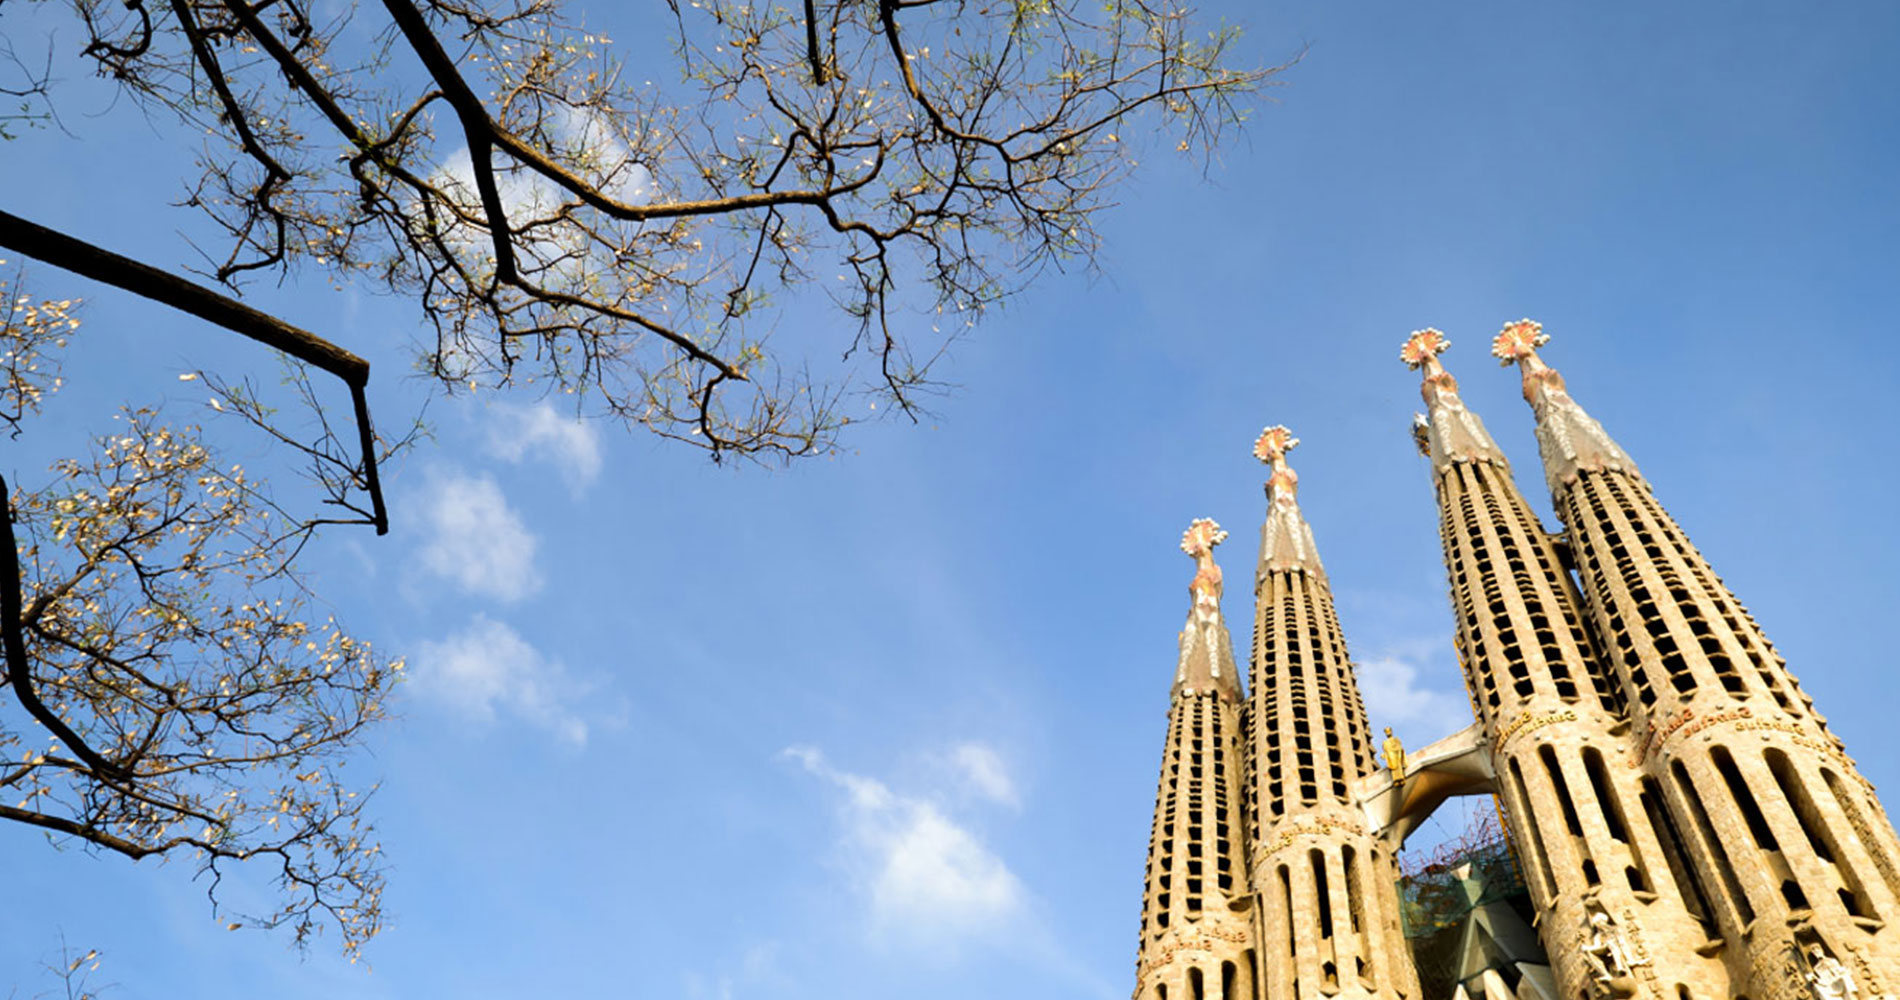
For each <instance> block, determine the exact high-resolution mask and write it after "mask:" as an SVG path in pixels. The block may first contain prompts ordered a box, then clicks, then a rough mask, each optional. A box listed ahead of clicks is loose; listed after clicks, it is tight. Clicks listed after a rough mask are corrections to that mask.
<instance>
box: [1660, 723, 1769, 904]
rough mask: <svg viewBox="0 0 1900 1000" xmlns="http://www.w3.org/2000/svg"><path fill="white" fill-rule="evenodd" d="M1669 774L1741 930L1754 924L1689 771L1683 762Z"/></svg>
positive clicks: (1730, 863) (1744, 894) (1733, 868)
mask: <svg viewBox="0 0 1900 1000" xmlns="http://www.w3.org/2000/svg"><path fill="white" fill-rule="evenodd" d="M1669 772H1670V774H1671V775H1673V776H1674V777H1675V779H1676V794H1677V795H1678V796H1679V797H1680V798H1681V799H1682V802H1683V805H1684V807H1685V808H1687V810H1688V812H1689V819H1690V821H1691V823H1692V824H1693V825H1694V826H1695V832H1696V836H1697V837H1698V838H1700V839H1701V841H1702V844H1703V847H1704V849H1705V850H1707V851H1708V857H1709V861H1710V867H1711V868H1714V869H1715V870H1716V872H1717V873H1718V874H1719V875H1720V877H1721V879H1722V888H1723V889H1725V890H1727V892H1728V898H1729V903H1730V905H1732V906H1734V907H1735V912H1736V913H1737V914H1738V915H1739V916H1740V917H1741V923H1742V925H1743V926H1744V927H1746V926H1747V925H1749V924H1752V923H1754V922H1755V907H1754V904H1752V903H1750V902H1749V901H1748V893H1747V892H1746V891H1744V890H1743V889H1742V883H1741V880H1740V879H1738V878H1736V877H1735V865H1734V864H1733V863H1732V862H1730V861H1729V858H1728V849H1727V848H1725V847H1723V846H1722V838H1720V837H1718V836H1716V835H1715V826H1714V824H1712V823H1710V822H1709V813H1708V811H1707V810H1706V809H1703V808H1702V796H1701V795H1700V794H1698V793H1697V792H1696V787H1695V782H1693V781H1690V780H1689V770H1688V768H1685V767H1683V766H1682V761H1676V762H1675V763H1673V764H1671V765H1670V766H1669Z"/></svg>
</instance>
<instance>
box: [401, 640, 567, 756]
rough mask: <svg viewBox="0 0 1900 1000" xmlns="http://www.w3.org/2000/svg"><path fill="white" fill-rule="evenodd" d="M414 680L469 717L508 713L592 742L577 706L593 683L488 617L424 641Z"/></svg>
mask: <svg viewBox="0 0 1900 1000" xmlns="http://www.w3.org/2000/svg"><path fill="white" fill-rule="evenodd" d="M409 678H410V685H411V686H412V687H413V688H414V690H415V691H416V692H417V693H418V694H419V695H421V696H423V697H424V698H427V699H429V700H430V701H433V702H436V703H437V704H440V705H443V706H445V707H447V708H449V709H450V710H452V711H454V712H456V713H458V714H460V715H462V716H463V717H464V718H468V719H472V720H474V721H477V722H482V723H492V722H494V721H495V720H496V718H497V717H498V716H502V715H507V716H510V717H513V718H515V719H518V720H520V721H522V722H526V723H528V724H530V725H533V726H535V727H537V728H540V729H545V730H547V731H549V732H551V733H553V734H554V735H556V736H558V737H560V738H561V739H563V740H565V741H567V742H569V743H573V744H577V745H578V744H581V743H585V742H587V730H588V726H587V722H586V720H584V719H583V718H582V717H581V714H580V712H579V710H578V706H580V705H582V704H584V703H585V699H586V698H587V697H588V696H589V695H590V693H591V692H590V690H589V685H586V684H582V683H579V682H577V681H576V680H574V679H573V678H572V677H570V676H569V675H568V673H567V670H566V669H565V668H564V667H562V666H561V664H560V663H558V662H556V661H554V660H551V659H549V658H547V657H545V656H543V655H541V652H540V651H539V650H537V649H535V648H534V647H533V646H532V645H529V644H528V641H527V640H525V639H523V638H522V637H521V634H520V633H518V632H516V631H515V630H514V629H512V628H510V627H509V626H508V625H507V624H505V623H503V622H498V621H495V620H493V619H491V618H489V617H488V616H486V615H480V614H478V615H476V616H475V617H474V618H473V619H471V620H470V621H469V624H468V627H467V628H465V629H463V630H462V631H461V632H459V633H457V634H455V635H452V636H450V637H449V638H447V639H444V640H442V641H441V642H425V643H423V644H422V645H421V647H419V648H418V649H417V650H416V653H415V655H414V656H412V657H410V660H409Z"/></svg>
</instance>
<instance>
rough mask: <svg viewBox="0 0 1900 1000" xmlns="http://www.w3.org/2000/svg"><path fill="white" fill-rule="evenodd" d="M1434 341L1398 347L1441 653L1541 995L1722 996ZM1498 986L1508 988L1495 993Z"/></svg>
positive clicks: (1571, 591)
mask: <svg viewBox="0 0 1900 1000" xmlns="http://www.w3.org/2000/svg"><path fill="white" fill-rule="evenodd" d="M1449 346H1450V344H1449V343H1448V342H1447V341H1446V340H1445V339H1444V337H1443V336H1442V335H1440V334H1439V333H1438V331H1436V330H1421V331H1419V332H1417V333H1414V334H1413V335H1412V336H1411V338H1410V339H1409V340H1407V341H1406V343H1405V347H1404V349H1403V351H1402V352H1401V355H1400V356H1401V358H1402V359H1403V360H1404V361H1405V362H1406V363H1407V364H1408V365H1410V366H1411V367H1413V368H1416V369H1422V370H1423V373H1424V384H1423V386H1422V393H1423V395H1424V398H1425V404H1426V408H1427V416H1426V417H1424V418H1422V419H1421V422H1420V427H1419V429H1420V430H1421V431H1422V432H1423V438H1422V440H1421V441H1420V446H1421V450H1424V451H1425V452H1426V453H1427V454H1428V455H1429V457H1430V458H1431V463H1432V479H1433V483H1434V486H1435V488H1436V493H1437V498H1438V512H1439V534H1440V537H1441V540H1442V541H1443V544H1444V549H1445V568H1446V572H1447V574H1448V576H1449V582H1450V589H1451V603H1452V611H1453V617H1454V619H1455V621H1456V631H1455V633H1454V634H1455V643H1456V647H1457V652H1458V658H1459V661H1460V663H1461V664H1462V666H1463V668H1464V672H1465V682H1466V685H1467V687H1468V689H1469V691H1470V693H1471V697H1472V702H1473V705H1474V707H1475V708H1476V710H1477V714H1478V719H1479V721H1480V723H1481V724H1482V725H1483V727H1484V733H1485V736H1486V738H1487V741H1488V742H1489V744H1490V752H1491V755H1492V758H1493V766H1494V768H1495V770H1496V773H1497V782H1496V783H1497V791H1498V793H1499V800H1500V802H1501V804H1502V805H1503V809H1504V814H1505V817H1506V819H1507V822H1508V825H1509V827H1510V829H1511V830H1512V832H1513V833H1514V834H1515V837H1516V843H1517V846H1518V851H1519V859H1520V861H1521V862H1522V864H1523V865H1524V867H1525V869H1526V881H1527V882H1528V883H1529V885H1530V889H1531V895H1532V900H1533V902H1534V904H1535V907H1536V915H1537V922H1538V926H1539V929H1540V932H1541V936H1542V938H1543V940H1544V945H1545V950H1546V952H1547V953H1548V955H1549V957H1550V959H1551V962H1552V970H1553V971H1554V973H1555V976H1556V980H1557V983H1556V986H1557V992H1558V995H1559V996H1563V997H1589V996H1604V997H1607V996H1634V995H1641V996H1650V997H1659V998H1660V997H1668V998H1670V1000H1676V998H1678V997H1694V998H1698V1000H1719V998H1721V997H1726V996H1728V980H1727V976H1726V975H1725V973H1724V970H1723V967H1722V964H1721V963H1720V962H1719V961H1717V960H1715V959H1713V958H1710V957H1709V953H1710V951H1711V950H1712V949H1713V947H1715V946H1717V945H1718V944H1719V943H1718V942H1711V941H1710V937H1711V932H1710V931H1708V930H1707V929H1705V921H1706V920H1707V903H1706V902H1705V901H1704V900H1703V897H1702V895H1701V893H1700V891H1699V890H1698V889H1697V887H1696V885H1695V883H1694V880H1693V879H1691V878H1689V877H1688V876H1687V872H1686V869H1685V868H1684V865H1683V861H1682V858H1681V851H1680V847H1679V845H1678V844H1677V843H1676V842H1675V841H1674V839H1673V837H1672V833H1671V828H1670V826H1669V824H1668V822H1667V820H1666V819H1664V818H1663V817H1662V814H1661V813H1660V812H1659V811H1658V808H1657V807H1658V802H1659V799H1658V796H1657V794H1656V792H1655V791H1654V790H1653V789H1644V788H1641V787H1640V779H1641V777H1642V774H1641V772H1640V771H1639V770H1638V769H1637V768H1636V767H1635V766H1634V765H1633V764H1632V763H1631V762H1630V760H1629V752H1628V742H1629V741H1628V736H1629V722H1628V719H1627V717H1626V715H1625V713H1624V708H1623V698H1622V688H1621V686H1620V685H1619V684H1618V683H1617V682H1616V680H1615V678H1614V677H1613V676H1612V675H1611V674H1610V673H1609V671H1608V670H1607V669H1606V668H1605V667H1604V666H1603V664H1602V663H1601V659H1600V657H1599V656H1598V653H1597V649H1598V644H1597V643H1596V641H1595V640H1594V637H1593V634H1592V631H1591V629H1590V628H1589V627H1588V626H1587V625H1586V623H1585V619H1584V616H1583V613H1582V601H1581V600H1580V598H1579V596H1578V594H1577V590H1576V587H1575V586H1574V585H1573V584H1572V582H1571V579H1570V575H1569V573H1568V572H1567V571H1566V570H1565V568H1564V565H1563V562H1562V555H1563V553H1562V552H1561V550H1560V548H1559V546H1558V544H1557V543H1556V541H1555V540H1554V539H1553V538H1552V537H1551V536H1550V535H1549V534H1548V533H1547V532H1546V531H1545V530H1544V528H1543V525H1542V524H1541V523H1540V522H1539V521H1538V519H1537V516H1536V515H1535V514H1534V513H1532V512H1531V509H1530V506H1529V505H1528V504H1527V503H1526V502H1525V500H1524V497H1523V496H1522V495H1521V494H1520V493H1519V492H1518V489H1517V486H1516V484H1515V482H1514V481H1513V479H1512V476H1511V469H1510V465H1509V464H1508V463H1507V462H1506V461H1505V458H1504V455H1503V453H1502V452H1500V451H1499V450H1498V447H1497V445H1496V444H1495V443H1494V442H1493V441H1492V440H1491V437H1490V435H1489V434H1488V433H1487V432H1486V431H1485V428H1484V424H1483V422H1482V421H1480V420H1479V419H1478V416H1477V415H1476V414H1474V413H1472V412H1470V411H1469V410H1467V409H1466V408H1465V405H1464V402H1463V401H1462V400H1461V399H1460V398H1459V395H1458V383H1457V381H1456V380H1455V379H1453V378H1452V376H1451V374H1450V373H1448V372H1447V371H1445V369H1444V367H1443V366H1442V365H1441V364H1440V363H1439V360H1438V355H1439V354H1440V353H1441V352H1442V351H1444V350H1445V349H1446V348H1448V347H1449ZM1506 985H1507V986H1514V985H1515V984H1506Z"/></svg>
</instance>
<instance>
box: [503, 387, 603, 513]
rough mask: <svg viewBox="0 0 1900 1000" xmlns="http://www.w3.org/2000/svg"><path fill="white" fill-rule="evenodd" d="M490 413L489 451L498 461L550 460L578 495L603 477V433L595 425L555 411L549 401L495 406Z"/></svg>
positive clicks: (569, 487)
mask: <svg viewBox="0 0 1900 1000" xmlns="http://www.w3.org/2000/svg"><path fill="white" fill-rule="evenodd" d="M488 412H489V417H490V421H489V424H488V452H489V454H491V455H494V456H495V457H496V458H499V459H502V460H504V461H508V462H519V461H521V460H522V459H524V458H542V459H546V460H548V461H550V462H552V463H553V465H554V467H555V468H557V469H559V470H560V473H561V478H562V479H564V480H566V482H567V486H568V489H570V490H573V491H576V492H578V491H580V490H581V489H582V488H584V487H586V486H587V485H588V484H590V483H592V482H593V481H594V479H595V478H596V477H598V476H599V475H600V434H599V432H598V431H596V429H595V426H594V425H593V424H591V423H588V422H587V421H585V420H580V419H578V418H575V417H568V416H563V415H561V414H560V413H557V412H555V410H554V406H553V405H552V404H550V403H549V402H548V401H547V400H545V399H544V400H542V401H540V402H538V403H536V404H534V405H533V406H511V405H509V404H506V403H491V404H490V405H489V408H488Z"/></svg>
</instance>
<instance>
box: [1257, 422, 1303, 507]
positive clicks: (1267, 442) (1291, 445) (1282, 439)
mask: <svg viewBox="0 0 1900 1000" xmlns="http://www.w3.org/2000/svg"><path fill="white" fill-rule="evenodd" d="M1299 446H1300V439H1299V438H1296V437H1294V436H1293V432H1292V431H1290V430H1287V429H1286V425H1285V424H1275V425H1274V426H1272V427H1269V428H1267V429H1266V430H1264V431H1261V432H1260V437H1258V438H1256V439H1255V440H1254V443H1253V457H1255V458H1257V459H1259V460H1260V461H1261V463H1262V464H1265V465H1268V466H1271V467H1272V469H1273V475H1271V476H1269V477H1268V478H1267V495H1268V496H1272V495H1273V493H1274V491H1275V490H1284V491H1286V493H1287V494H1288V495H1292V494H1295V493H1298V492H1299V488H1300V474H1299V473H1297V472H1294V471H1293V468H1292V467H1291V466H1289V465H1287V463H1286V453H1287V452H1289V451H1292V450H1293V449H1295V448H1298V447H1299Z"/></svg>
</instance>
